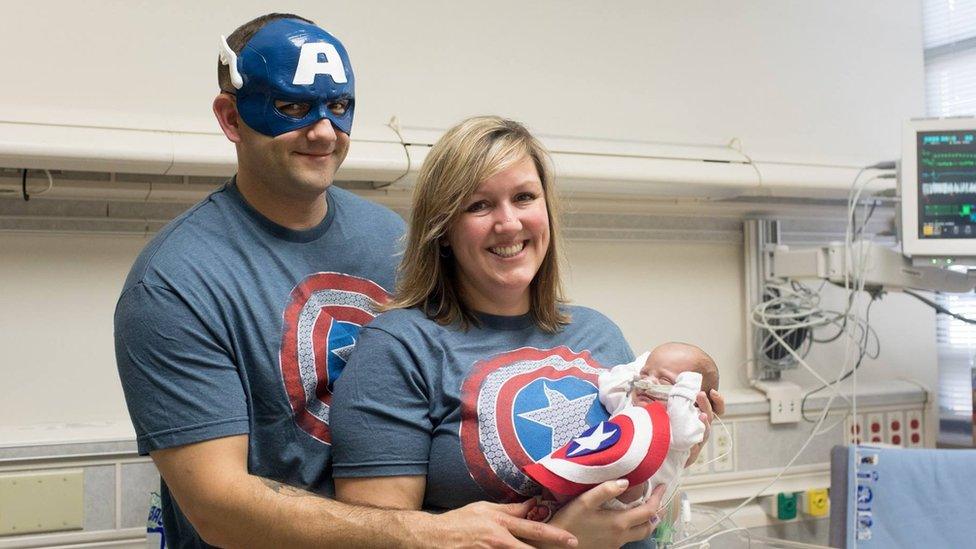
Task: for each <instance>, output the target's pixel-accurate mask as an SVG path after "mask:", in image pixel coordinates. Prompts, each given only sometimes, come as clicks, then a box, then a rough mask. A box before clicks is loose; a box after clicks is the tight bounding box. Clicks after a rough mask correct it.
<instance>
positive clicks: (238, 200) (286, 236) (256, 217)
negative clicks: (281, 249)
mask: <svg viewBox="0 0 976 549" xmlns="http://www.w3.org/2000/svg"><path fill="white" fill-rule="evenodd" d="M225 189H226V191H227V194H228V196H230V197H231V199H232V201H233V202H234V203H235V204H236V205H237V206H238V207H239V208H240V209H241V211H243V212H244V213H245V214H246V215H247V216H248V217H249V218H251V219H252V220H253V221H254V222H255V223H256V224H257V225H258V226H260V227H261V228H262V229H264V230H265V231H267V232H268V233H270V234H271V236H274V237H275V238H280V239H282V240H288V241H290V242H312V241H313V240H317V239H319V238H321V237H322V235H324V234H325V233H326V231H328V230H329V227H330V226H331V225H332V221H333V220H334V219H335V216H336V205H335V200H334V199H333V198H332V192H331V191H332V186H331V185H330V186H329V187H327V188H326V190H325V200H326V203H327V204H328V206H327V207H328V211H326V213H325V218H323V219H322V221H321V222H319V224H318V225H316V226H314V227H312V228H310V229H304V230H296V229H289V228H288V227H285V226H283V225H279V224H278V223H275V222H274V221H272V220H270V219H268V218H267V217H266V216H265V215H264V214H262V213H261V212H259V211H258V210H257V209H256V208H255V207H254V206H252V205H251V204H250V203H249V202H248V201H247V199H246V198H244V195H243V194H241V190H240V189H238V188H237V176H236V175H235V176H234V177H233V178H231V180H230V181H229V182H227V185H226V187H225Z"/></svg>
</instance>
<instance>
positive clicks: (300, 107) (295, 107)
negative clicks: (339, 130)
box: [274, 99, 349, 120]
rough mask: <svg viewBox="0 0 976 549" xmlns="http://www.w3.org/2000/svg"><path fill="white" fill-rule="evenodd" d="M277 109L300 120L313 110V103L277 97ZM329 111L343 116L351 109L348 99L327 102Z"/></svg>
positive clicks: (275, 103)
mask: <svg viewBox="0 0 976 549" xmlns="http://www.w3.org/2000/svg"><path fill="white" fill-rule="evenodd" d="M274 105H275V110H276V111H278V112H279V113H281V114H283V115H284V116H287V117H288V118H294V119H296V120H300V119H302V118H305V117H306V116H307V115H308V113H309V111H311V110H312V104H311V103H308V102H307V101H286V100H284V99H276V100H275V102H274ZM326 107H327V108H328V109H329V112H331V113H332V114H334V115H336V116H342V115H344V114H346V110H347V109H349V100H348V99H339V100H337V101H331V102H329V103H327V104H326Z"/></svg>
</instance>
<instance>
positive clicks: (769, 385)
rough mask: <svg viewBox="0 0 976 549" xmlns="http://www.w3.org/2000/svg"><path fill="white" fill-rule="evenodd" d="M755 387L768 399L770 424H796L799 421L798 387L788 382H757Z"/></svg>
mask: <svg viewBox="0 0 976 549" xmlns="http://www.w3.org/2000/svg"><path fill="white" fill-rule="evenodd" d="M755 387H756V388H757V389H759V390H760V391H763V392H764V393H766V398H767V399H769V422H770V423H798V422H799V421H800V419H802V418H801V417H800V399H801V398H802V397H803V392H802V390H801V389H800V386H799V385H797V384H796V383H791V382H789V381H758V382H756V384H755Z"/></svg>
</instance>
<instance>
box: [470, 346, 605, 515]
mask: <svg viewBox="0 0 976 549" xmlns="http://www.w3.org/2000/svg"><path fill="white" fill-rule="evenodd" d="M601 371H605V368H604V367H603V366H602V365H601V364H599V363H598V362H596V360H594V359H593V357H591V356H590V354H589V352H587V351H583V352H579V353H577V352H574V351H572V350H570V349H569V348H567V347H562V346H561V347H556V348H553V349H535V348H531V347H525V348H521V349H516V350H514V351H509V352H506V353H502V354H499V355H495V356H493V357H491V358H489V359H487V360H483V361H480V362H477V363H476V364H475V365H474V366H473V368H472V370H471V373H470V374H469V375H468V377H467V378H466V379H465V380H464V382H463V384H462V386H461V428H460V437H461V449H462V453H463V454H464V460H465V463H466V465H467V467H468V471H469V472H470V473H471V477H472V478H473V479H474V481H475V482H476V483H477V484H478V485H479V486H480V487H481V488H482V489H483V490H484V491H485V492H486V493H487V494H489V496H490V497H491V498H492V499H493V500H495V501H508V502H512V501H523V500H525V499H526V498H527V497H531V496H534V495H536V494H538V493H539V492H540V488H539V486H538V485H537V484H536V483H535V482H533V481H532V480H531V479H529V478H528V477H527V476H526V475H525V473H523V472H522V471H523V469H524V468H525V467H526V466H527V465H529V464H530V463H533V462H535V461H537V460H539V459H542V458H544V457H546V456H547V455H549V454H550V453H552V451H553V450H555V449H556V448H559V447H561V446H563V445H564V444H566V443H567V442H569V441H570V440H572V439H573V438H574V437H576V436H577V435H579V434H580V433H582V432H583V431H584V430H585V429H586V428H587V426H590V425H596V424H598V423H600V422H601V421H603V420H605V419H607V418H608V415H607V412H606V410H604V408H603V406H602V405H601V404H600V400H599V398H598V392H597V386H598V385H597V378H598V376H599V374H600V372H601Z"/></svg>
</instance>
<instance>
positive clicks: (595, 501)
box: [550, 480, 666, 548]
mask: <svg viewBox="0 0 976 549" xmlns="http://www.w3.org/2000/svg"><path fill="white" fill-rule="evenodd" d="M626 489H627V481H626V480H611V481H607V482H604V483H603V484H601V485H599V486H597V487H596V488H592V489H590V491H588V492H586V493H584V494H581V495H580V496H579V497H577V498H576V499H574V500H573V501H571V502H570V503H569V504H567V505H566V506H565V507H563V508H562V509H560V510H559V511H558V512H557V513H556V516H555V517H554V518H553V519H552V522H551V523H550V524H552V525H554V526H559V527H563V528H566V530H568V531H570V532H572V533H573V534H575V535H576V537H577V538H578V539H579V546H580V547H600V548H603V547H620V546H621V545H623V544H625V543H628V542H631V541H638V540H642V539H645V538H647V537H648V536H650V535H651V533H652V532H653V531H654V528H656V527H657V524H658V522H660V519H659V518H658V516H657V512H658V507H659V506H660V505H661V498H662V497H663V496H664V490H665V489H666V486H665V485H663V484H662V485H660V486H658V487H657V488H655V489H654V491H653V492H651V495H650V497H648V499H647V501H646V502H644V503H642V504H641V505H639V506H637V507H634V508H633V509H628V510H626V511H613V510H607V509H603V508H602V507H601V506H602V505H603V504H604V503H605V502H607V501H610V500H611V499H613V498H615V497H617V496H619V495H620V494H622V493H623V492H624V491H625V490H626Z"/></svg>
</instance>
